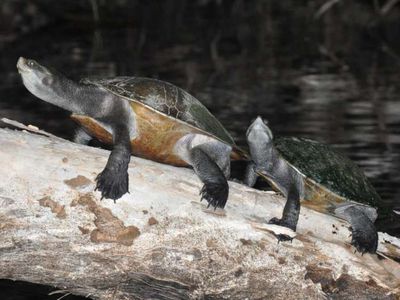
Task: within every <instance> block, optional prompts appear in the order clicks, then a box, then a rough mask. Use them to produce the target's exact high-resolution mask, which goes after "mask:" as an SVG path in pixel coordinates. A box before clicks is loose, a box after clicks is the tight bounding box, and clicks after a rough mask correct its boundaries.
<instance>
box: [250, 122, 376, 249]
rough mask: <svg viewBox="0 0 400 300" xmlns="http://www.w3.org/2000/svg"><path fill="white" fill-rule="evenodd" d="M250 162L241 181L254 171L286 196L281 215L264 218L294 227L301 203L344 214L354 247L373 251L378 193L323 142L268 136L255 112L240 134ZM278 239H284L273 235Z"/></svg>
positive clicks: (352, 165)
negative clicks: (248, 152) (245, 139)
mask: <svg viewBox="0 0 400 300" xmlns="http://www.w3.org/2000/svg"><path fill="white" fill-rule="evenodd" d="M246 136H247V142H248V144H249V147H250V154H251V158H252V163H250V164H249V165H248V168H247V171H246V178H245V183H246V184H247V185H249V186H254V184H255V182H256V180H257V178H258V176H261V177H263V178H264V179H266V180H267V181H268V182H269V183H270V184H271V185H272V187H273V188H274V189H276V190H278V191H280V192H281V193H282V194H283V195H284V196H285V197H287V201H286V204H285V207H284V209H283V214H282V218H281V219H278V218H272V219H271V220H270V221H269V222H270V223H272V224H277V225H281V226H285V227H288V228H290V229H292V230H294V231H296V227H297V222H298V219H299V213H300V199H301V200H302V204H303V205H305V206H307V207H310V208H312V209H315V210H317V211H319V212H322V213H329V214H332V215H334V216H337V217H339V218H342V219H345V220H346V221H348V222H349V223H350V225H351V230H352V241H351V244H352V245H353V246H355V247H356V249H357V250H358V251H359V252H362V253H365V252H370V253H375V252H376V249H377V246H378V234H377V231H376V229H375V226H374V222H375V220H376V218H377V210H376V208H375V207H376V206H377V205H378V204H379V203H380V201H381V200H380V197H379V195H378V194H377V192H376V191H375V189H374V188H373V186H372V185H371V183H370V182H369V181H368V179H367V178H366V176H365V175H364V173H363V172H362V171H361V170H360V169H359V168H358V167H357V165H356V164H355V163H354V162H352V161H351V160H350V159H349V158H347V157H345V156H344V155H343V154H341V153H339V152H338V151H336V150H334V149H333V148H332V147H330V146H329V145H326V144H323V143H319V142H317V141H313V140H310V139H305V138H295V137H280V138H276V139H274V138H273V134H272V132H271V130H270V128H269V127H268V126H267V125H266V124H265V123H264V122H263V120H262V118H261V117H257V119H256V120H255V121H254V122H253V123H252V124H251V125H250V127H249V128H248V130H247V133H246ZM278 239H280V240H290V238H289V237H287V236H285V235H278Z"/></svg>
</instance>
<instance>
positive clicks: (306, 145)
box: [274, 137, 380, 212]
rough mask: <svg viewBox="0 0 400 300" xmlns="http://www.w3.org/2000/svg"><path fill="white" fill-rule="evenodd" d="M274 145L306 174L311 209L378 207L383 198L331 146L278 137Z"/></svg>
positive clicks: (306, 191) (305, 192)
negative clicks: (342, 205)
mask: <svg viewBox="0 0 400 300" xmlns="http://www.w3.org/2000/svg"><path fill="white" fill-rule="evenodd" d="M274 144H275V146H276V148H277V149H278V151H279V152H280V154H281V155H282V157H283V158H284V159H285V160H286V161H287V162H288V163H289V164H290V165H291V166H292V167H293V168H294V169H295V170H297V171H298V172H299V173H301V174H302V175H303V177H304V183H305V185H304V186H305V191H304V200H310V203H309V206H312V207H313V208H315V209H317V210H319V211H323V212H326V211H329V209H330V208H335V207H337V205H338V204H340V203H342V202H345V201H353V202H358V203H363V204H367V205H370V206H373V207H377V206H378V204H379V202H380V197H379V195H378V194H377V192H376V191H375V189H374V187H373V186H372V185H371V183H370V182H369V180H368V179H367V177H366V176H365V175H364V173H363V172H362V171H361V169H360V168H359V167H358V166H357V165H356V164H355V163H354V162H353V161H351V160H350V159H349V158H347V157H346V156H344V155H343V154H341V153H340V152H339V151H337V150H335V149H333V148H332V147H331V146H329V145H326V144H323V143H319V142H316V141H313V140H309V139H304V138H294V137H281V138H277V139H275V140H274ZM304 202H307V201H304Z"/></svg>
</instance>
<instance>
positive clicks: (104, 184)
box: [95, 168, 129, 202]
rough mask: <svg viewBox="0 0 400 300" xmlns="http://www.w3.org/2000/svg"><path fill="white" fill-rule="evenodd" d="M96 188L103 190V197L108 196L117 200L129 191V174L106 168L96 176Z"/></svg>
mask: <svg viewBox="0 0 400 300" xmlns="http://www.w3.org/2000/svg"><path fill="white" fill-rule="evenodd" d="M96 181H97V183H96V188H95V190H99V191H100V192H101V199H103V198H108V199H113V200H114V202H115V200H117V199H119V198H121V197H122V196H123V195H125V194H126V193H129V190H128V186H129V176H128V173H127V172H116V171H113V170H110V169H108V168H105V169H104V170H103V171H102V172H101V173H100V174H99V175H97V177H96Z"/></svg>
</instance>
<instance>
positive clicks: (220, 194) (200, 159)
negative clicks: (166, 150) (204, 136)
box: [190, 146, 229, 208]
mask: <svg viewBox="0 0 400 300" xmlns="http://www.w3.org/2000/svg"><path fill="white" fill-rule="evenodd" d="M190 162H191V165H192V166H193V169H194V171H195V172H196V174H197V175H198V176H199V178H200V180H201V181H202V182H203V183H204V186H203V188H202V189H201V191H200V195H201V200H202V199H206V200H207V202H208V206H210V205H211V206H213V207H214V208H217V207H220V208H224V207H225V204H226V201H227V200H228V194H229V186H228V182H227V181H226V178H225V175H224V172H223V171H222V170H221V168H220V167H219V166H218V164H217V163H216V162H215V161H214V160H213V159H212V158H211V157H210V156H209V155H208V154H207V153H206V151H204V150H203V149H201V146H196V147H194V148H193V149H191V150H190Z"/></svg>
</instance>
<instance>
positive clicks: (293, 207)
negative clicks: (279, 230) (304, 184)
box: [269, 183, 300, 241]
mask: <svg viewBox="0 0 400 300" xmlns="http://www.w3.org/2000/svg"><path fill="white" fill-rule="evenodd" d="M299 214H300V195H299V189H298V188H297V187H296V185H295V184H294V183H292V184H291V185H290V187H289V190H288V194H287V200H286V204H285V207H284V208H283V213H282V218H281V219H278V218H272V219H271V220H270V221H269V223H270V224H276V225H280V226H284V227H287V228H290V229H292V230H293V231H296V228H297V222H298V220H299ZM277 238H278V240H279V241H291V240H292V238H291V237H289V236H288V235H286V234H278V235H277Z"/></svg>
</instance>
